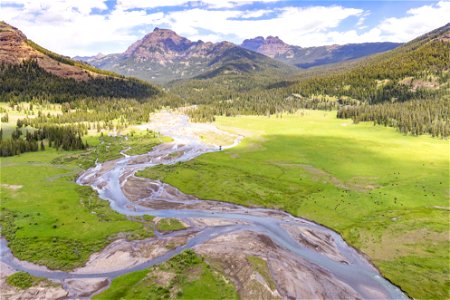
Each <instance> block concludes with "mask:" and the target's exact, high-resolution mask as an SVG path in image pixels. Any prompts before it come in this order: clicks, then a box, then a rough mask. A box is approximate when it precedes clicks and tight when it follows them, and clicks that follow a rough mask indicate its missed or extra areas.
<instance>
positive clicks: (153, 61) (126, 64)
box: [75, 28, 401, 83]
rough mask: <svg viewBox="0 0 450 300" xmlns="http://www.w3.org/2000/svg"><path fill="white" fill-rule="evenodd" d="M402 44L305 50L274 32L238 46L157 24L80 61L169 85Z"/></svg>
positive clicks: (286, 71) (277, 70)
mask: <svg viewBox="0 0 450 300" xmlns="http://www.w3.org/2000/svg"><path fill="white" fill-rule="evenodd" d="M399 45H401V44H398V43H367V44H349V45H344V46H323V47H312V48H301V47H298V46H292V45H288V44H286V43H284V42H283V41H281V40H280V39H279V38H277V37H271V36H269V37H267V38H266V39H264V38H263V37H257V38H254V39H249V40H245V41H244V42H243V43H242V45H241V46H237V45H235V44H232V43H230V42H220V43H211V42H203V41H196V42H193V41H190V40H189V39H187V38H184V37H181V36H179V35H178V34H176V33H175V32H174V31H172V30H168V29H159V28H155V30H154V31H153V32H151V33H149V34H147V35H146V36H144V37H143V38H142V39H141V40H139V41H137V42H135V43H134V44H132V45H131V46H130V47H129V48H128V49H127V50H126V51H125V52H123V53H119V54H109V55H102V54H99V55H96V56H93V57H75V59H78V60H82V61H85V62H88V63H89V64H92V65H94V66H96V67H98V68H102V69H106V70H111V71H114V72H118V73H120V74H123V75H130V76H136V77H138V78H141V79H144V80H150V81H154V82H157V83H167V82H170V81H174V80H179V79H191V78H197V79H202V78H211V77H214V76H218V75H222V74H234V75H239V74H255V73H258V74H264V73H266V74H269V73H270V74H278V75H291V74H293V73H295V72H296V69H297V68H308V67H312V66H318V65H323V64H329V63H336V62H341V61H346V60H350V59H355V58H360V57H363V56H367V55H370V54H373V53H378V52H382V51H387V50H390V49H393V48H395V47H397V46H399ZM293 67H296V68H293Z"/></svg>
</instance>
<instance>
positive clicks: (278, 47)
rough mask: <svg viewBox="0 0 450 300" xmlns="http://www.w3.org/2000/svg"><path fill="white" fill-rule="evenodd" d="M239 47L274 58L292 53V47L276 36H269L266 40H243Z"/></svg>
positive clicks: (261, 38)
mask: <svg viewBox="0 0 450 300" xmlns="http://www.w3.org/2000/svg"><path fill="white" fill-rule="evenodd" d="M241 47H243V48H246V49H249V50H252V51H256V52H259V53H262V54H264V55H266V56H269V57H271V58H274V57H276V56H279V55H286V54H287V53H290V52H292V49H291V48H292V46H290V45H288V44H286V43H285V42H283V41H282V40H281V39H280V38H279V37H278V36H272V35H269V36H268V37H267V38H263V37H262V36H257V37H255V38H253V39H247V40H244V41H243V42H242V44H241Z"/></svg>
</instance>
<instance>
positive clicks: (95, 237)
mask: <svg viewBox="0 0 450 300" xmlns="http://www.w3.org/2000/svg"><path fill="white" fill-rule="evenodd" d="M87 140H88V143H89V144H90V145H91V148H90V149H89V150H87V151H71V152H68V151H57V150H55V149H53V148H49V147H47V149H46V150H45V151H39V152H31V153H24V154H22V155H20V156H13V157H2V159H1V218H0V223H1V226H2V236H4V237H5V238H6V239H7V240H8V244H9V247H10V248H11V250H12V252H13V253H14V255H15V256H16V257H18V258H20V259H23V260H27V261H31V262H35V263H38V264H42V265H46V266H48V267H49V268H51V269H60V270H71V269H73V268H75V267H79V266H82V265H83V264H84V263H85V262H86V261H87V259H88V258H89V256H90V255H91V254H92V253H94V252H96V251H99V250H101V249H102V248H103V247H105V246H106V245H107V244H108V243H110V242H111V241H112V240H114V239H115V238H117V237H118V234H119V233H121V236H122V237H126V238H128V239H142V238H145V237H149V236H152V235H153V231H152V230H151V228H153V225H152V226H149V225H150V224H148V223H150V222H152V220H151V218H142V219H133V220H128V219H127V218H126V217H125V216H123V215H121V214H118V213H116V212H114V211H112V210H111V208H110V207H109V203H108V202H107V201H104V200H101V199H100V198H99V197H98V196H97V193H96V192H94V191H93V190H92V189H91V188H90V187H84V186H79V185H77V184H76V183H75V179H76V177H77V175H78V174H79V173H80V172H82V171H83V170H84V169H86V168H88V167H91V166H93V165H94V162H95V160H96V159H97V158H98V159H99V161H105V160H108V159H113V158H118V157H121V155H120V154H119V151H120V150H122V149H125V148H127V147H132V148H131V149H130V150H129V151H133V153H139V152H140V153H143V152H147V151H150V150H151V148H152V146H154V145H156V144H158V143H159V142H160V141H161V139H160V138H159V137H157V136H153V135H152V134H151V133H148V132H144V133H139V134H136V135H134V136H130V137H129V138H128V139H125V138H123V137H116V138H114V137H106V136H105V137H98V136H89V137H87Z"/></svg>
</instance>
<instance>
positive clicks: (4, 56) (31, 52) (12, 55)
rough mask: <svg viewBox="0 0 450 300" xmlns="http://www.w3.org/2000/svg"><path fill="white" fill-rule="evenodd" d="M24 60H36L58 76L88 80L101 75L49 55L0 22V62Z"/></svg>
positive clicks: (11, 62) (15, 29)
mask: <svg viewBox="0 0 450 300" xmlns="http://www.w3.org/2000/svg"><path fill="white" fill-rule="evenodd" d="M55 55H56V54H55ZM25 60H36V61H37V63H38V64H39V66H40V67H41V68H43V69H44V70H46V71H47V72H50V73H52V74H54V75H56V76H60V77H65V78H73V79H77V80H88V79H90V78H92V77H96V76H102V75H99V74H97V73H94V72H90V71H88V70H85V69H82V68H80V67H77V66H72V65H68V64H65V63H63V62H60V61H57V60H55V59H53V58H51V57H49V56H48V55H47V54H45V53H43V52H40V51H39V50H38V49H37V48H36V47H33V44H32V43H31V42H30V41H29V40H28V39H27V37H26V36H25V35H24V34H23V33H22V32H21V31H20V30H19V29H17V28H15V27H13V26H10V25H8V24H7V23H5V22H0V62H2V63H6V64H19V63H21V62H23V61H25Z"/></svg>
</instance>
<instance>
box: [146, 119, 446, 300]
mask: <svg viewBox="0 0 450 300" xmlns="http://www.w3.org/2000/svg"><path fill="white" fill-rule="evenodd" d="M217 124H218V125H219V126H221V127H222V128H224V129H229V130H231V131H233V130H234V131H235V132H240V133H242V134H244V135H246V136H247V138H246V139H244V141H243V142H242V143H241V144H240V145H239V146H237V147H235V148H232V149H228V150H225V151H222V152H218V153H210V154H206V155H203V156H200V157H198V158H196V159H195V160H193V161H189V162H186V163H181V164H177V165H171V166H158V167H156V168H151V169H147V170H144V171H142V172H140V173H139V175H141V176H145V177H149V178H158V179H161V180H163V181H165V182H167V183H169V184H172V185H174V186H176V187H178V188H180V189H181V190H182V191H183V192H185V193H189V194H194V195H196V196H197V197H200V198H201V199H215V200H222V201H228V202H234V203H240V204H244V205H248V206H265V207H274V208H279V209H283V210H286V211H288V212H290V213H292V214H294V215H297V216H302V217H306V218H308V219H311V220H314V221H316V222H319V223H321V224H324V225H326V226H328V227H331V228H333V229H335V230H336V231H338V232H339V233H341V234H342V235H343V237H344V238H345V239H346V240H347V241H348V242H349V243H350V244H352V245H353V246H355V247H357V248H359V249H360V250H362V251H363V252H364V253H366V254H367V255H368V256H369V257H370V259H371V260H372V261H373V262H374V263H375V265H376V266H378V267H379V268H380V269H381V271H382V273H383V274H384V275H385V276H386V277H387V278H389V279H390V280H392V281H393V282H394V283H395V284H397V285H399V286H400V287H401V288H402V289H403V290H405V291H406V292H407V293H408V294H409V295H410V296H412V297H414V298H448V297H449V294H448V291H449V290H450V284H449V280H448V278H449V265H448V261H449V250H448V249H449V226H448V224H449V182H448V175H449V152H448V150H449V142H448V140H440V139H435V138H431V137H429V136H419V137H414V136H404V135H401V134H400V133H398V132H396V131H395V130H394V129H392V128H384V127H374V126H373V125H372V124H371V123H362V124H358V125H354V124H352V121H351V120H342V119H336V118H335V112H322V111H303V112H301V113H298V114H296V115H284V116H283V117H282V118H275V117H271V118H267V117H256V116H245V117H234V118H225V117H219V118H217Z"/></svg>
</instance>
